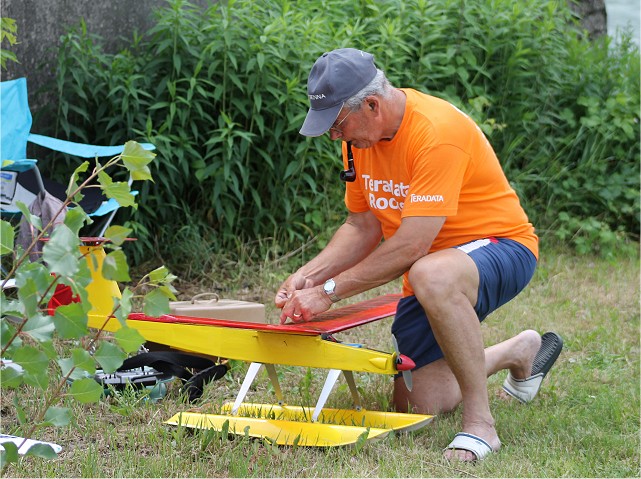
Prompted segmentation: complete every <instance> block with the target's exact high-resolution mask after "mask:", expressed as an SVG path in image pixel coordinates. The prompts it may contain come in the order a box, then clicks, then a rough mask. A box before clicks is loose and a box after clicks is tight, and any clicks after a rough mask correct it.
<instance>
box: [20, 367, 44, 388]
mask: <svg viewBox="0 0 641 479" xmlns="http://www.w3.org/2000/svg"><path fill="white" fill-rule="evenodd" d="M24 382H25V384H28V385H30V386H33V387H34V388H38V389H40V390H41V391H43V392H44V391H46V389H47V388H48V387H49V372H48V371H47V369H41V370H40V371H38V372H33V373H32V372H29V371H26V372H25V373H24Z"/></svg>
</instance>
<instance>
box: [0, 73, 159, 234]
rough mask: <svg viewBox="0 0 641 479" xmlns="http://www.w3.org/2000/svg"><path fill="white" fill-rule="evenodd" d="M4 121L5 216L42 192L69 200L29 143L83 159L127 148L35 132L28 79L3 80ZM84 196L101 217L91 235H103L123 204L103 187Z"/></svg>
mask: <svg viewBox="0 0 641 479" xmlns="http://www.w3.org/2000/svg"><path fill="white" fill-rule="evenodd" d="M0 123H1V127H0V131H1V138H0V211H1V212H2V214H3V216H15V215H19V214H20V210H19V209H18V208H17V206H16V203H17V202H18V201H21V202H23V203H24V204H26V205H27V206H29V205H30V204H31V203H32V202H33V201H34V199H35V198H36V196H37V195H38V194H39V193H40V192H42V191H47V192H49V193H50V194H52V195H54V196H56V197H57V198H59V199H61V200H65V199H66V192H65V187H64V186H62V185H60V184H58V183H55V182H53V181H50V180H48V179H47V178H43V177H42V175H41V174H40V170H39V169H38V162H37V160H35V159H28V158H27V143H33V144H35V145H39V146H42V147H45V148H48V149H50V150H54V151H58V152H61V153H66V154H69V155H72V156H77V157H80V158H96V157H113V156H116V155H118V154H120V153H121V152H122V151H123V149H124V145H120V146H94V145H87V144H83V143H74V142H71V141H64V140H58V139H56V138H51V137H48V136H43V135H36V134H33V133H31V123H32V117H31V111H30V110H29V100H28V97H27V80H26V78H18V79H16V80H11V81H4V82H0ZM141 146H142V147H143V148H144V149H146V150H154V149H155V146H154V145H152V144H151V143H141ZM83 195H85V197H84V198H83V200H82V201H81V202H80V203H79V206H80V207H81V208H82V209H83V210H84V211H85V212H86V213H87V214H88V215H89V216H91V217H94V220H96V219H98V220H99V221H96V223H97V225H96V227H94V228H93V229H92V232H91V233H90V236H103V235H104V232H105V230H106V229H107V227H108V226H109V224H110V223H111V221H112V220H113V217H114V216H115V214H116V211H117V210H118V208H119V207H120V205H119V204H118V202H117V201H116V200H114V199H107V198H106V197H104V196H103V195H102V192H101V191H100V189H99V188H88V189H86V190H84V191H83Z"/></svg>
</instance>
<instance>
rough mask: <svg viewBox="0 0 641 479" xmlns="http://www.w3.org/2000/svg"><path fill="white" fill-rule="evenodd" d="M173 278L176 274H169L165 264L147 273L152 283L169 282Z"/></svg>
mask: <svg viewBox="0 0 641 479" xmlns="http://www.w3.org/2000/svg"><path fill="white" fill-rule="evenodd" d="M175 279H176V276H174V275H173V274H171V273H170V272H169V270H168V269H167V268H166V267H165V266H160V267H159V268H156V269H155V270H153V271H152V272H151V273H149V280H150V281H151V282H152V283H153V284H161V283H171V282H172V281H173V280H175Z"/></svg>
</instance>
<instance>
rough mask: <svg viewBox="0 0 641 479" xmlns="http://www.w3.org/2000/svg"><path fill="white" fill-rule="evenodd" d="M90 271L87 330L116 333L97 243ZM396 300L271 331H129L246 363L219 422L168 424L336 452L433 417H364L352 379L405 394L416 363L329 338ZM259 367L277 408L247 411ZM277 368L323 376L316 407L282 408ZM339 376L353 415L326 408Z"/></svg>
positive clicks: (165, 327)
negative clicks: (376, 381)
mask: <svg viewBox="0 0 641 479" xmlns="http://www.w3.org/2000/svg"><path fill="white" fill-rule="evenodd" d="M81 249H82V252H83V253H84V254H86V256H87V261H88V263H89V267H90V268H91V269H92V275H93V281H92V282H91V284H90V285H89V286H88V288H87V289H88V293H89V297H90V302H91V304H92V310H91V311H90V313H89V326H90V327H94V328H101V327H103V326H104V329H105V330H106V331H115V330H117V329H118V328H119V327H120V323H119V322H118V320H117V319H115V318H113V317H112V318H109V314H110V312H111V310H112V307H113V298H120V290H119V288H118V285H117V283H116V282H114V281H109V280H106V279H104V278H103V276H102V274H101V269H102V262H103V260H104V258H105V252H104V250H103V248H102V246H101V244H100V242H99V241H94V242H89V243H88V244H87V245H85V246H82V247H81ZM399 298H400V295H385V296H381V297H379V298H375V299H372V300H368V301H364V302H362V303H358V304H355V305H351V306H346V307H343V308H339V309H336V310H333V311H328V312H327V313H324V314H323V315H320V316H319V318H318V319H317V320H314V321H310V322H307V323H298V324H287V325H273V324H264V323H262V324H261V323H255V322H248V321H233V320H225V319H210V318H196V317H189V316H179V315H163V316H160V317H156V318H154V317H149V316H146V315H144V314H142V313H132V314H130V315H129V316H128V319H127V324H128V325H129V326H130V327H132V328H135V329H137V330H138V332H140V334H141V335H142V336H143V337H144V338H145V339H146V340H147V341H152V342H155V343H160V344H164V345H167V346H171V347H172V348H175V349H179V350H182V351H186V352H192V353H199V354H205V355H209V356H218V357H221V358H228V359H237V360H242V361H247V362H249V363H251V364H250V366H249V368H248V371H247V374H246V376H245V379H244V381H243V383H242V385H241V388H240V391H239V393H238V395H237V397H236V400H235V401H234V402H233V403H227V404H224V405H223V407H222V411H221V413H220V414H201V413H196V412H181V413H178V414H176V415H174V416H173V417H172V418H170V419H169V420H168V421H166V422H167V423H168V424H174V425H177V426H186V427H191V428H201V429H214V430H217V431H228V432H229V433H235V434H241V435H245V434H247V435H249V436H251V437H258V438H263V439H266V440H269V441H271V442H274V443H276V444H280V445H299V446H317V447H318V446H340V445H348V444H354V443H356V442H357V441H358V440H359V439H360V440H363V438H364V439H367V440H370V439H375V438H376V439H380V438H383V437H385V436H387V435H388V434H389V433H390V432H392V431H410V430H414V429H418V428H420V427H423V426H425V425H426V424H427V423H429V422H430V421H431V419H432V416H427V415H419V414H402V413H395V412H379V411H366V410H364V409H363V408H362V406H361V401H360V398H359V395H358V391H357V389H356V383H355V381H354V374H353V373H354V372H355V371H356V372H368V373H378V374H396V373H397V372H399V371H400V372H403V373H404V377H405V378H406V382H408V387H410V388H411V382H410V381H411V376H410V372H409V371H410V370H411V369H412V368H413V367H414V363H413V362H412V361H411V359H409V358H408V357H406V356H403V355H401V354H399V353H398V352H394V353H385V352H382V351H376V350H372V349H367V348H364V347H360V345H349V344H343V343H340V342H337V341H336V340H335V339H334V338H333V336H332V334H334V333H337V332H339V331H343V330H346V329H349V328H353V327H356V326H359V325H362V324H366V323H369V322H371V321H375V320H379V319H382V318H386V317H389V316H392V315H393V314H394V312H395V310H396V303H397V302H398V300H399ZM263 365H264V366H265V368H266V370H267V373H268V376H269V379H270V381H271V383H272V385H273V388H274V392H275V395H276V398H277V400H278V404H274V405H268V404H253V403H245V402H244V400H245V397H246V395H247V392H248V391H249V388H250V387H251V384H252V383H253V381H254V379H255V378H256V375H257V374H258V372H259V370H260V368H261V367H262V366H263ZM275 365H288V366H303V367H310V368H321V369H328V370H329V371H328V374H327V379H326V381H325V384H324V386H323V388H322V391H321V393H320V396H319V398H318V401H317V402H316V405H315V406H314V407H313V408H312V407H298V406H290V405H286V404H285V402H284V399H283V394H282V391H281V388H280V385H279V382H278V377H277V374H276V368H275ZM341 373H342V374H343V375H344V377H345V379H346V382H347V384H348V386H349V390H350V392H351V395H352V399H353V401H354V409H328V408H324V406H325V403H326V401H327V398H328V396H329V394H330V392H331V391H332V389H333V387H334V385H335V383H336V381H337V380H338V378H339V376H340V375H341Z"/></svg>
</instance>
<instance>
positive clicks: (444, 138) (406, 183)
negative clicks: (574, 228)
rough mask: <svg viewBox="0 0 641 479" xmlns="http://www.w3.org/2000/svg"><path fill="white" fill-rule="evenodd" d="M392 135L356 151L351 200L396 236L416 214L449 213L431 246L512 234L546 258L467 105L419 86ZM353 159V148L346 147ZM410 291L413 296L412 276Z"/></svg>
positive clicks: (407, 289) (352, 207)
mask: <svg viewBox="0 0 641 479" xmlns="http://www.w3.org/2000/svg"><path fill="white" fill-rule="evenodd" d="M402 91H403V92H404V93H405V95H406V97H407V103H406V106H405V114H404V115H403V121H402V122H401V125H400V127H399V129H398V131H397V132H396V134H395V135H394V138H392V140H391V141H379V142H378V143H376V144H375V145H374V146H373V147H372V148H365V149H362V150H361V149H357V148H354V149H353V153H354V166H355V169H356V175H357V176H356V181H355V182H353V183H347V184H346V185H347V187H346V192H345V204H346V206H347V208H348V209H349V210H350V211H352V212H355V213H360V212H364V211H367V210H370V211H372V212H373V213H374V214H375V215H376V217H377V218H378V220H379V221H380V223H381V227H382V230H383V237H384V238H386V239H387V238H390V237H391V236H392V235H394V233H395V232H396V230H397V229H398V227H399V226H400V224H401V219H402V218H404V217H408V216H445V217H447V218H446V220H445V223H444V224H443V227H442V228H441V231H440V232H439V233H438V235H437V236H436V238H435V239H434V242H433V243H432V247H431V249H430V252H434V251H439V250H442V249H445V248H451V247H453V246H457V245H460V244H462V243H466V242H469V241H473V240H477V239H481V238H487V237H497V238H509V239H513V240H515V241H518V242H519V243H521V244H523V245H524V246H526V247H527V248H528V249H529V250H530V251H532V253H533V254H534V255H535V256H536V257H537V258H538V238H537V236H536V234H535V233H534V227H533V226H532V224H531V223H530V222H529V221H528V218H527V215H526V214H525V211H523V208H522V207H521V204H520V203H519V199H518V197H517V196H516V193H515V192H514V190H513V189H512V187H511V186H510V184H509V183H508V181H507V178H506V177H505V174H504V172H503V169H502V168H501V165H500V163H499V161H498V159H497V157H496V154H495V153H494V150H493V149H492V147H491V146H490V143H489V142H488V141H487V139H486V138H485V135H484V134H483V132H482V131H481V129H480V128H479V127H478V126H477V125H476V124H475V123H474V121H472V119H471V118H469V117H468V116H467V115H465V114H464V113H463V112H461V111H460V110H459V109H457V108H456V107H454V106H453V105H451V104H450V103H448V102H446V101H445V100H441V99H439V98H436V97H433V96H429V95H426V94H424V93H420V92H418V91H416V90H412V89H402ZM343 157H344V158H345V164H347V160H346V146H345V145H343ZM403 284H404V294H405V296H407V295H409V294H413V292H412V289H411V286H410V285H409V282H408V281H407V274H406V275H405V278H404V281H403Z"/></svg>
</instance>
